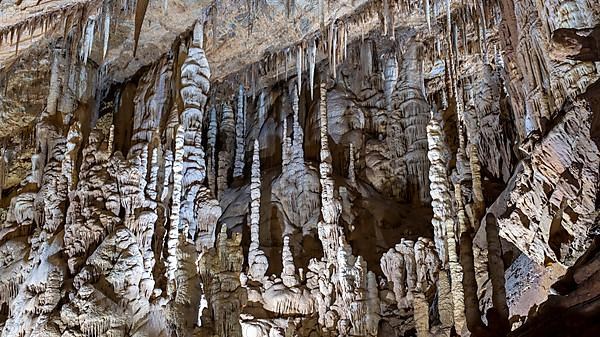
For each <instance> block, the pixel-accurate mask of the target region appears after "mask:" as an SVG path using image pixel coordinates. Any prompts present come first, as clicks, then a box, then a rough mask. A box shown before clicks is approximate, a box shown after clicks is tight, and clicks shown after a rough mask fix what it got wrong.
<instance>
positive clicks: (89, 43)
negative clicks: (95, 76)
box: [80, 16, 96, 64]
mask: <svg viewBox="0 0 600 337" xmlns="http://www.w3.org/2000/svg"><path fill="white" fill-rule="evenodd" d="M95 32H96V17H95V16H90V17H89V18H88V20H87V24H86V26H85V30H84V33H83V37H82V38H83V40H82V42H81V52H80V57H81V60H82V61H83V64H86V63H87V59H88V57H89V55H90V54H91V52H92V47H93V44H94V34H95Z"/></svg>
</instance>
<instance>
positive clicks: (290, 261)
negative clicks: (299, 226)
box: [281, 236, 298, 288]
mask: <svg viewBox="0 0 600 337" xmlns="http://www.w3.org/2000/svg"><path fill="white" fill-rule="evenodd" d="M281 260H282V263H283V271H282V272H281V279H282V280H283V284H284V285H285V286H286V287H288V288H291V287H295V286H297V285H298V277H297V276H296V266H295V264H294V257H293V256H292V251H291V249H290V237H289V236H286V237H284V238H283V249H282V251H281Z"/></svg>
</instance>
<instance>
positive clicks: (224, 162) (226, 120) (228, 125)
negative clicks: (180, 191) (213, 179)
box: [217, 103, 237, 196]
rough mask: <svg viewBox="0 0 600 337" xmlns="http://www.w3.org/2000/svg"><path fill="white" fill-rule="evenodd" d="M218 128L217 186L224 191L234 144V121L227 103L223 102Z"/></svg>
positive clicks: (232, 158)
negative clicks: (219, 147)
mask: <svg viewBox="0 0 600 337" xmlns="http://www.w3.org/2000/svg"><path fill="white" fill-rule="evenodd" d="M219 127H220V130H219V142H220V143H222V144H223V145H222V146H223V148H221V149H220V151H219V163H218V165H219V166H218V171H219V172H218V176H217V187H218V191H219V194H218V195H219V196H220V195H221V194H220V193H221V192H223V191H225V189H226V188H227V186H228V181H227V180H228V175H229V169H230V167H231V163H232V162H233V161H234V151H235V146H236V127H237V125H236V123H235V118H234V113H233V109H232V108H231V106H230V105H229V104H227V103H225V104H223V110H222V112H221V124H220V126H219Z"/></svg>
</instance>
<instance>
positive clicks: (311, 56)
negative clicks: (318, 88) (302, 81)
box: [308, 39, 317, 99]
mask: <svg viewBox="0 0 600 337" xmlns="http://www.w3.org/2000/svg"><path fill="white" fill-rule="evenodd" d="M316 58H317V41H316V40H315V39H312V40H311V41H310V44H309V45H308V62H309V63H308V78H309V83H308V84H309V88H310V99H312V98H313V91H314V82H315V62H316Z"/></svg>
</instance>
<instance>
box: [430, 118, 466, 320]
mask: <svg viewBox="0 0 600 337" xmlns="http://www.w3.org/2000/svg"><path fill="white" fill-rule="evenodd" d="M431 115H432V116H431V120H430V121H429V125H428V126H427V139H428V145H429V151H428V153H427V155H428V157H429V161H430V162H431V166H430V168H429V181H430V184H431V185H430V188H429V192H430V193H431V206H432V208H433V214H434V216H433V219H432V224H433V228H434V237H435V242H436V249H437V250H438V253H439V255H440V257H441V259H442V263H443V264H444V266H447V267H448V268H449V270H450V280H451V287H452V303H453V313H454V324H455V326H456V329H457V331H462V329H463V327H464V325H465V321H464V310H465V309H464V308H465V307H464V305H465V304H464V290H463V287H462V278H463V275H462V267H461V265H460V264H459V262H458V261H459V260H458V255H457V239H456V238H457V235H456V234H455V230H454V228H455V223H454V219H453V218H452V217H450V216H449V215H450V214H452V213H453V208H452V203H451V200H452V199H451V196H452V191H451V189H450V182H449V181H448V173H447V171H446V167H447V153H448V150H447V146H446V140H445V135H444V133H443V129H442V127H441V125H440V117H439V113H437V112H433V111H432V114H431ZM459 235H460V233H459Z"/></svg>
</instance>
